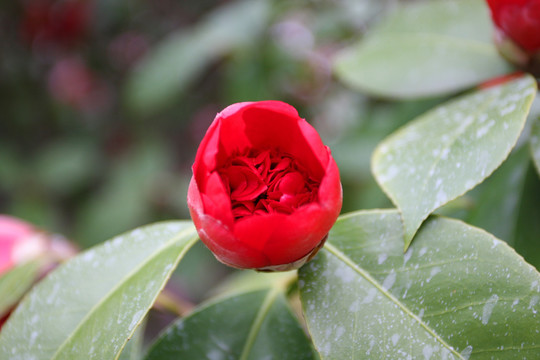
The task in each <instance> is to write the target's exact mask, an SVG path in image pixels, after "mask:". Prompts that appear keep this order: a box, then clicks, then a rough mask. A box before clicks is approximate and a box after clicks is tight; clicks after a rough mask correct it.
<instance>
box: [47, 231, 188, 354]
mask: <svg viewBox="0 0 540 360" xmlns="http://www.w3.org/2000/svg"><path fill="white" fill-rule="evenodd" d="M189 233H195V228H193V227H191V228H188V229H184V230H182V231H180V232H179V233H178V234H177V235H176V236H174V237H172V238H171V239H170V240H169V241H167V242H165V243H164V244H163V245H162V246H161V247H160V248H159V249H158V250H157V251H156V252H155V253H154V254H153V255H152V256H149V257H147V258H146V259H145V260H144V261H143V262H141V263H140V264H139V265H138V266H136V267H135V268H133V269H132V270H131V271H130V272H128V273H127V275H126V276H125V278H124V281H119V282H118V283H117V284H116V285H115V286H114V287H113V288H111V290H110V291H109V292H108V293H107V294H106V296H104V297H102V298H101V300H99V301H98V302H97V303H96V304H94V306H92V308H91V309H90V311H88V313H87V314H86V315H85V316H84V317H83V318H82V319H81V321H80V322H79V323H78V324H77V327H75V329H74V330H73V331H72V332H71V334H70V335H69V336H68V337H67V338H66V339H65V341H64V342H63V343H62V344H61V345H60V346H59V347H58V349H57V350H56V352H55V353H54V354H53V356H52V357H51V360H52V359H58V356H59V355H60V354H61V353H62V352H63V349H64V348H65V347H66V346H67V344H69V343H70V342H71V339H73V337H74V336H75V334H77V333H78V332H79V330H80V329H81V327H82V326H83V324H85V323H86V322H87V320H88V319H90V318H91V317H92V316H93V314H94V313H95V312H96V311H97V310H98V309H99V308H100V307H101V305H103V304H104V303H106V302H107V301H108V300H109V299H110V298H111V297H112V296H113V295H114V294H115V293H116V292H117V291H118V290H119V289H120V288H121V287H122V284H124V283H126V282H127V281H128V280H130V279H131V278H133V277H134V276H135V275H136V274H138V272H139V271H140V270H141V269H143V268H144V267H145V266H146V265H147V264H148V263H150V262H151V261H152V260H154V259H155V258H157V257H158V255H160V254H162V253H163V252H164V251H165V250H167V249H169V248H170V247H171V246H173V245H174V244H175V243H176V242H177V241H179V240H181V239H182V238H184V237H185V238H186V239H188V238H190V237H189ZM195 239H196V237H191V238H190V239H189V240H188V241H187V242H186V246H185V247H184V249H182V251H181V254H182V253H183V252H184V251H185V250H186V249H188V248H189V245H190V241H191V243H194V242H195V241H194V240H195ZM171 271H172V270H171ZM136 328H137V326H135V327H134V328H133V331H135V329H136ZM120 354H121V351H120V352H118V355H120ZM117 358H118V356H117Z"/></svg>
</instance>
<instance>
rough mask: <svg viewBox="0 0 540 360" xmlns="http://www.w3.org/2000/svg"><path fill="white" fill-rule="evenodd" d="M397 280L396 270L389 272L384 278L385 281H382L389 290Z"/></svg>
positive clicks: (384, 287) (383, 285)
mask: <svg viewBox="0 0 540 360" xmlns="http://www.w3.org/2000/svg"><path fill="white" fill-rule="evenodd" d="M395 282H396V273H395V272H391V273H390V274H388V276H387V277H386V278H385V279H384V281H383V283H382V287H383V289H385V290H388V289H390V288H391V287H392V286H393V285H394V283H395Z"/></svg>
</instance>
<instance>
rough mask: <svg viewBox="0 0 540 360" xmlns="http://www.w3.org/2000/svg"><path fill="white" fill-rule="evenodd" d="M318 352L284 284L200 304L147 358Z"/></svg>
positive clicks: (308, 355)
mask: <svg viewBox="0 0 540 360" xmlns="http://www.w3.org/2000/svg"><path fill="white" fill-rule="evenodd" d="M258 275H259V278H262V275H263V274H258ZM316 358H317V357H316V355H315V351H314V350H313V348H312V345H311V343H310V342H309V340H308V339H307V337H306V334H305V333H304V332H303V330H302V328H301V326H300V324H299V323H298V320H297V319H296V318H295V317H294V315H293V314H292V312H291V310H290V308H289V306H288V304H287V301H286V298H285V295H284V293H283V289H281V288H279V287H274V288H266V289H260V290H255V291H247V292H240V293H238V292H237V293H235V294H234V295H229V296H227V297H222V298H219V299H218V300H215V301H213V302H210V303H208V304H207V305H205V306H203V307H201V308H199V309H197V310H196V311H195V312H194V313H193V314H191V315H190V316H188V317H186V318H183V319H180V320H179V321H177V322H176V323H174V324H173V325H172V326H171V327H170V328H169V329H167V330H166V331H165V332H164V333H163V334H162V335H161V336H160V338H159V339H158V340H157V341H156V342H155V343H154V344H153V345H152V347H151V349H150V351H149V353H148V356H147V357H146V360H153V359H155V360H167V359H229V360H236V359H240V360H247V359H253V360H256V359H280V360H281V359H283V360H287V359H291V360H300V359H316Z"/></svg>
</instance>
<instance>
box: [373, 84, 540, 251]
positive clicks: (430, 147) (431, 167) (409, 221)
mask: <svg viewBox="0 0 540 360" xmlns="http://www.w3.org/2000/svg"><path fill="white" fill-rule="evenodd" d="M535 93H536V81H535V80H534V79H533V78H532V77H530V76H525V77H522V78H519V79H517V80H514V81H512V82H508V83H505V84H503V85H500V86H496V87H492V88H489V89H486V90H482V91H477V92H474V93H471V94H467V95H465V96H462V97H460V98H458V99H456V100H454V101H451V102H449V103H446V104H444V105H441V106H438V107H437V108H435V109H434V110H432V111H429V112H428V113H426V114H424V115H423V116H421V117H419V118H418V119H416V120H414V121H412V122H410V123H409V124H407V125H406V126H405V127H403V128H402V129H400V130H398V131H397V132H395V133H394V134H392V135H391V136H390V137H388V138H387V139H386V140H384V141H383V142H382V143H381V144H379V146H378V147H377V149H376V150H375V152H374V154H373V158H372V170H373V174H374V175H375V178H376V179H377V182H378V183H379V184H380V185H381V187H382V188H383V190H384V191H385V192H386V194H388V196H389V197H390V198H391V199H392V202H393V203H394V204H396V206H397V207H398V208H399V209H400V211H401V214H402V217H403V223H404V228H405V249H406V248H407V247H408V246H409V244H410V242H411V241H412V239H413V237H414V234H415V233H416V231H417V230H418V228H419V227H420V225H421V224H422V221H423V220H424V219H426V218H427V216H428V215H429V214H430V213H431V212H433V211H434V210H435V209H437V208H439V207H440V206H442V205H444V204H446V203H447V202H448V201H450V200H452V199H455V198H457V197H458V196H460V195H462V194H464V193H465V192H466V191H468V190H470V189H472V188H473V187H475V186H476V185H477V184H479V183H480V182H482V181H483V180H484V179H485V178H486V177H488V176H489V175H490V174H491V173H492V172H493V171H494V170H495V169H496V168H497V167H499V165H500V164H501V163H502V162H503V161H504V160H505V159H506V157H507V156H508V154H509V153H510V151H511V150H512V148H513V147H514V145H515V144H516V141H517V140H518V138H519V135H520V133H521V131H522V129H523V126H524V124H525V120H526V118H527V114H528V112H529V108H530V106H531V103H532V100H533V99H534V95H535Z"/></svg>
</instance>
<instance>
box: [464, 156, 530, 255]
mask: <svg viewBox="0 0 540 360" xmlns="http://www.w3.org/2000/svg"><path fill="white" fill-rule="evenodd" d="M528 167H529V154H528V151H527V149H526V147H524V146H522V147H521V148H520V149H519V150H517V151H515V152H514V153H512V154H511V155H510V156H509V157H508V159H507V160H506V161H505V162H504V163H503V164H502V165H501V167H500V168H498V169H497V170H496V171H495V172H494V173H493V174H492V175H491V176H490V177H489V178H487V179H486V181H484V183H483V184H482V185H481V186H478V187H477V188H476V189H474V190H473V191H472V194H471V196H472V197H473V198H474V206H473V207H472V209H471V211H470V212H469V213H468V214H467V216H466V217H465V221H466V222H467V223H468V224H471V225H474V226H477V227H479V228H482V229H484V230H487V231H488V232H490V233H491V234H493V235H494V236H496V237H497V238H499V239H502V240H504V241H506V242H507V243H508V244H509V245H510V246H512V247H513V245H514V240H515V233H516V228H517V223H518V220H519V216H520V215H522V214H520V211H519V208H520V205H521V203H522V202H523V200H524V197H527V196H528V195H527V194H525V193H524V187H525V175H526V174H527V169H528ZM522 255H523V254H522Z"/></svg>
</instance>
